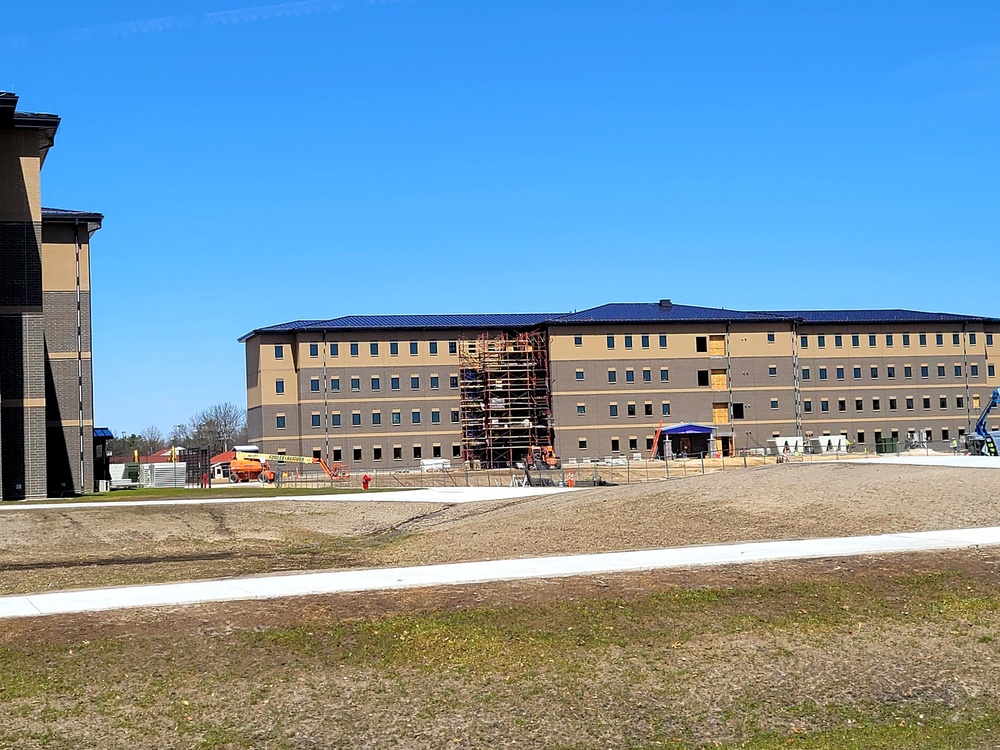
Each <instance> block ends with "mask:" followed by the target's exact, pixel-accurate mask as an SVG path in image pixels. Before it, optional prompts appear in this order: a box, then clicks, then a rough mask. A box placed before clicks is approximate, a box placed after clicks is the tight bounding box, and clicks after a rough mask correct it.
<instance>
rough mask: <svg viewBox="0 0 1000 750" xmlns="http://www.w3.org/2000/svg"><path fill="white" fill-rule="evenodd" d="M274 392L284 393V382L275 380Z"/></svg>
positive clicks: (279, 379)
mask: <svg viewBox="0 0 1000 750" xmlns="http://www.w3.org/2000/svg"><path fill="white" fill-rule="evenodd" d="M274 392H275V393H284V392H285V381H284V380H282V379H281V378H278V379H277V380H275V381H274Z"/></svg>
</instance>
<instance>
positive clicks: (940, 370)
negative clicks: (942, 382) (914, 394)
mask: <svg viewBox="0 0 1000 750" xmlns="http://www.w3.org/2000/svg"><path fill="white" fill-rule="evenodd" d="M944 370H945V368H944V365H938V366H937V373H938V377H939V378H943V377H944Z"/></svg>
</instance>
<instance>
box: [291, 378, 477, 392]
mask: <svg viewBox="0 0 1000 750" xmlns="http://www.w3.org/2000/svg"><path fill="white" fill-rule="evenodd" d="M427 381H428V385H429V386H430V389H431V390H432V391H436V390H438V389H440V387H441V378H440V376H438V375H431V376H429V377H428V378H427ZM401 382H402V380H401V379H400V377H399V375H393V376H391V377H390V378H389V390H390V391H398V390H401V387H400V384H401ZM320 385H321V383H320V379H319V378H311V379H310V380H309V391H310V393H319V392H320ZM369 385H370V387H371V390H373V391H380V390H382V378H381V377H379V376H377V375H372V376H371V378H370V380H369ZM350 386H351V390H352V391H360V390H361V378H360V377H358V376H354V377H352V378H350ZM448 387H449V388H451V389H453V390H455V389H457V388H458V375H449V376H448ZM330 390H331V391H332V392H334V393H339V392H340V378H339V377H334V378H330ZM410 390H411V391H419V390H420V376H419V375H411V376H410ZM274 392H275V393H284V392H285V380H284V378H278V379H276V380H275V381H274Z"/></svg>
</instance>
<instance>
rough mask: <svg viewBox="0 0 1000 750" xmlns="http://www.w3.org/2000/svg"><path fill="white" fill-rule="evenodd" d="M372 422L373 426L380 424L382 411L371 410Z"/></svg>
mask: <svg viewBox="0 0 1000 750" xmlns="http://www.w3.org/2000/svg"><path fill="white" fill-rule="evenodd" d="M372 424H373V425H375V426H378V425H380V424H382V412H380V411H373V412H372Z"/></svg>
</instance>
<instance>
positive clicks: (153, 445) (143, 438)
mask: <svg viewBox="0 0 1000 750" xmlns="http://www.w3.org/2000/svg"><path fill="white" fill-rule="evenodd" d="M166 447H167V444H166V441H165V440H164V439H163V433H162V432H160V429H159V428H158V427H154V426H153V425H150V426H149V427H147V428H146V429H144V430H142V431H141V432H140V433H139V443H138V445H137V446H136V448H137V449H138V451H139V455H140V456H149V455H151V454H153V453H156V452H157V451H160V450H163V449H164V448H166Z"/></svg>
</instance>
